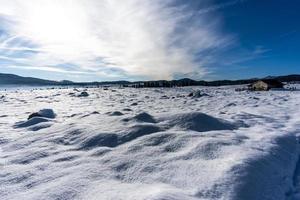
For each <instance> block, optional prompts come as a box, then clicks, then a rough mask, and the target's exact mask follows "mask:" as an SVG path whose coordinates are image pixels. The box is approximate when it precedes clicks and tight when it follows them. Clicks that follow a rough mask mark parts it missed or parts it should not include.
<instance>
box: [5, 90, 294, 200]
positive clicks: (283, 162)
mask: <svg viewBox="0 0 300 200" xmlns="http://www.w3.org/2000/svg"><path fill="white" fill-rule="evenodd" d="M296 87H298V86H296ZM194 91H196V93H197V94H205V95H196V96H197V97H200V96H201V98H193V97H192V98H191V97H188V95H189V94H190V93H191V92H194ZM74 92H75V93H78V94H82V92H85V93H87V94H88V95H84V96H80V95H70V94H71V93H74ZM2 95H3V96H4V98H1V99H0V169H1V170H0V194H1V195H0V199H4V200H6V199H9V200H17V199H24V200H27V199H28V200H29V199H30V200H32V199H43V200H44V199H45V200H47V199H49V200H50V199H64V200H68V199H79V200H81V199H103V200H116V199H117V200H123V199H124V200H127V199H130V200H135V199H136V200H140V199H145V200H195V199H205V200H206V199H207V200H208V199H232V200H238V199H245V200H247V199H249V200H250V199H251V200H252V199H274V200H280V199H289V200H294V199H299V198H300V163H299V155H300V151H299V136H300V119H299V114H300V109H299V106H300V101H299V99H300V93H299V91H269V92H248V91H241V92H236V91H235V88H234V87H228V86H226V87H186V88H161V89H151V88H150V89H141V88H140V89H134V88H125V89H123V88H113V89H105V90H104V89H102V88H89V89H85V90H84V89H83V88H78V89H76V90H74V89H72V88H71V89H41V90H18V91H13V90H9V91H3V92H1V93H0V96H2ZM79 96H80V97H81V98H78V97H79ZM33 113H37V114H38V115H35V116H33V117H32V118H29V119H28V117H29V116H30V115H31V114H33Z"/></svg>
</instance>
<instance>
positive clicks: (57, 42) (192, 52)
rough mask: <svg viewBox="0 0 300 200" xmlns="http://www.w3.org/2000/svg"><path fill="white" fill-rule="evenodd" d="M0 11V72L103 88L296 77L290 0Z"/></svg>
mask: <svg viewBox="0 0 300 200" xmlns="http://www.w3.org/2000/svg"><path fill="white" fill-rule="evenodd" d="M0 4H1V7H0V73H1V72H3V73H14V74H19V75H23V76H35V77H39V78H46V79H54V80H63V79H69V80H74V81H91V80H98V81H102V80H121V79H122V80H142V79H172V78H181V77H190V78H194V79H206V80H209V79H224V78H229V79H237V78H246V77H255V76H256V77H257V76H258V77H259V76H265V75H280V74H289V73H297V72H300V61H299V52H300V37H299V29H300V22H299V20H298V19H299V18H300V13H299V12H298V11H299V8H300V2H298V1H297V0H290V1H284V0H278V1H276V2H275V1H272V3H271V2H267V1H265V2H262V1H259V0H226V1H224V0H222V1H221V0H201V1H199V0H186V1H184V0H143V1H140V0H122V1H118V0H101V1H100V0H86V1H80V0H64V1H61V0H26V1H24V0H10V1H7V0H0Z"/></svg>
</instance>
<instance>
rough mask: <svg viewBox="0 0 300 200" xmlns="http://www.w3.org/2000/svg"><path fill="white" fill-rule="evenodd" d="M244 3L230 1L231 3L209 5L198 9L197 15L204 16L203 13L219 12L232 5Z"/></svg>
mask: <svg viewBox="0 0 300 200" xmlns="http://www.w3.org/2000/svg"><path fill="white" fill-rule="evenodd" d="M244 1H245V0H231V1H227V2H224V3H219V4H213V5H210V6H208V7H206V8H201V9H199V11H198V14H205V13H209V12H214V11H217V10H220V9H224V8H226V7H230V6H234V5H236V4H238V3H242V2H244Z"/></svg>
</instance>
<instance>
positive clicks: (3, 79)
mask: <svg viewBox="0 0 300 200" xmlns="http://www.w3.org/2000/svg"><path fill="white" fill-rule="evenodd" d="M270 78H272V79H276V80H278V81H281V82H300V75H298V74H292V75H287V76H268V77H265V78H262V79H270ZM257 80H258V79H257V78H253V79H241V80H218V81H203V80H200V81H195V80H192V79H189V78H183V79H179V80H171V81H167V80H160V81H136V82H129V81H106V82H72V81H68V80H63V81H51V80H44V79H39V78H32V77H22V76H18V75H14V74H2V73H0V85H33V86H46V85H49V86H55V85H62V86H63V85H76V86H87V85H113V84H115V85H125V86H130V85H143V86H145V87H171V86H193V85H199V86H222V85H241V84H250V83H253V82H255V81H257Z"/></svg>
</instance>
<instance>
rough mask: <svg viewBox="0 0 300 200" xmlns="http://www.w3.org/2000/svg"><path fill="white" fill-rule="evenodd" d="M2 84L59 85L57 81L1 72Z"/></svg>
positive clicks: (0, 82)
mask: <svg viewBox="0 0 300 200" xmlns="http://www.w3.org/2000/svg"><path fill="white" fill-rule="evenodd" d="M0 84H1V85H57V84H59V82H57V81H49V80H43V79H39V78H32V77H22V76H18V75H14V74H2V73H0Z"/></svg>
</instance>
